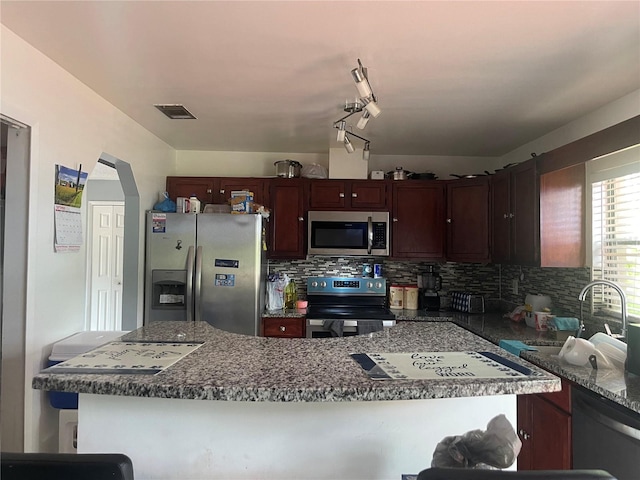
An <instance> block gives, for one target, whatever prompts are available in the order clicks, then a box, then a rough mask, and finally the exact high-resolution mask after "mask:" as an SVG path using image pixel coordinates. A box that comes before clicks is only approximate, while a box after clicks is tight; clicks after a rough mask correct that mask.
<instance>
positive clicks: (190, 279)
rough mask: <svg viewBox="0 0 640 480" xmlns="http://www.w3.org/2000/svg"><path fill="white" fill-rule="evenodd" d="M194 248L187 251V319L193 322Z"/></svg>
mask: <svg viewBox="0 0 640 480" xmlns="http://www.w3.org/2000/svg"><path fill="white" fill-rule="evenodd" d="M193 257H194V249H193V246H191V247H189V250H188V251H187V318H186V320H187V321H188V322H189V321H193V262H194V258H193Z"/></svg>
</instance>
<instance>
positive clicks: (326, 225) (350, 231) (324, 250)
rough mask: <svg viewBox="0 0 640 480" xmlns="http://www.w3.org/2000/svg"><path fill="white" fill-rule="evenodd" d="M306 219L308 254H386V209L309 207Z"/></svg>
mask: <svg viewBox="0 0 640 480" xmlns="http://www.w3.org/2000/svg"><path fill="white" fill-rule="evenodd" d="M308 220H309V221H308V236H307V254H308V255H334V256H340V255H345V256H350V255H373V256H389V246H390V241H389V212H353V211H342V212H321V211H310V212H309V216H308Z"/></svg>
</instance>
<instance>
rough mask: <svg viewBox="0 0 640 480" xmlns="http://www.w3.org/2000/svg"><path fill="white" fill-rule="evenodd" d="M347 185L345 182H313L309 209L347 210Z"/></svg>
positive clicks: (310, 188) (310, 190) (310, 187)
mask: <svg viewBox="0 0 640 480" xmlns="http://www.w3.org/2000/svg"><path fill="white" fill-rule="evenodd" d="M346 189H347V185H346V182H345V181H343V180H311V182H310V185H309V207H310V208H311V209H312V210H313V209H316V208H317V209H320V210H322V209H333V210H342V209H343V208H345V206H346V203H345V200H346V197H347V191H346Z"/></svg>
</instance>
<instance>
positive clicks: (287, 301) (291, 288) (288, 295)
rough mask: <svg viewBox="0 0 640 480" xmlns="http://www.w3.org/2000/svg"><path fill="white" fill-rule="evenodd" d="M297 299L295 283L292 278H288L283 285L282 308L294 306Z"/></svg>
mask: <svg viewBox="0 0 640 480" xmlns="http://www.w3.org/2000/svg"><path fill="white" fill-rule="evenodd" d="M297 301H298V292H297V290H296V283H295V282H294V281H293V280H289V283H287V286H286V287H284V308H296V302H297Z"/></svg>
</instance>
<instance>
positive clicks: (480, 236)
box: [446, 177, 490, 263]
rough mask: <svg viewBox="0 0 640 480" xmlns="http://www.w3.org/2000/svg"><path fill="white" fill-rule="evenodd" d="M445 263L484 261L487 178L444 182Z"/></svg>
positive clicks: (486, 237) (487, 220) (487, 213)
mask: <svg viewBox="0 0 640 480" xmlns="http://www.w3.org/2000/svg"><path fill="white" fill-rule="evenodd" d="M446 222H447V260H450V261H455V262H482V263H484V262H488V261H489V260H490V255H489V177H478V178H474V179H461V180H454V181H451V182H448V183H447V220H446Z"/></svg>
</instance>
